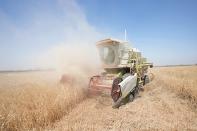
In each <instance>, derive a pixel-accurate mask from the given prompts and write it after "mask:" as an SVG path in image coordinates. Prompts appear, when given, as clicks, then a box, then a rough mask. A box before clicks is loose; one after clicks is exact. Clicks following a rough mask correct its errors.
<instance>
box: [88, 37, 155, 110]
mask: <svg viewBox="0 0 197 131" xmlns="http://www.w3.org/2000/svg"><path fill="white" fill-rule="evenodd" d="M96 45H97V47H98V50H99V55H100V59H101V62H102V67H103V69H104V72H102V73H101V74H100V75H96V76H93V77H91V78H90V82H89V88H88V90H89V93H91V94H98V93H100V92H108V93H110V92H111V97H112V99H113V101H114V105H113V107H114V108H118V107H119V106H120V105H121V104H122V102H123V101H125V100H126V101H132V100H133V99H134V97H135V96H136V94H137V93H138V91H139V88H140V87H142V86H143V85H145V84H146V83H148V81H149V77H148V74H147V73H148V68H149V67H151V68H152V67H153V64H152V63H148V62H147V59H146V58H144V57H142V55H141V52H140V51H139V50H137V49H135V48H130V47H129V43H128V42H125V41H120V40H116V39H104V40H101V41H99V42H97V44H96Z"/></svg>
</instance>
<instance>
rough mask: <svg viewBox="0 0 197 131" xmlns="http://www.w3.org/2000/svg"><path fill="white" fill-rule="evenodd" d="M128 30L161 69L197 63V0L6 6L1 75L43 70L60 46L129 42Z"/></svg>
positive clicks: (8, 0)
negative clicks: (41, 66) (49, 54)
mask: <svg viewBox="0 0 197 131" xmlns="http://www.w3.org/2000/svg"><path fill="white" fill-rule="evenodd" d="M125 28H126V29H127V33H128V34H127V35H128V36H127V38H128V40H129V41H130V42H131V45H132V46H134V47H137V48H139V49H140V50H141V51H142V52H143V54H144V56H146V57H147V58H149V60H151V61H153V62H154V63H155V64H156V65H165V64H194V63H197V51H196V50H197V1H196V0H78V1H73V0H0V70H7V69H28V68H35V67H39V64H38V63H37V59H39V57H40V56H42V55H43V54H45V56H46V53H45V52H48V50H50V49H52V48H53V47H55V46H58V45H62V44H63V45H69V44H70V45H72V44H74V45H77V44H78V45H79V48H81V45H83V44H84V43H86V45H88V44H94V42H95V41H96V40H99V39H100V38H104V37H117V38H119V39H123V38H124V29H125ZM80 41H82V42H80ZM82 53H83V52H82Z"/></svg>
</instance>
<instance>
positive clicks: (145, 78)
mask: <svg viewBox="0 0 197 131" xmlns="http://www.w3.org/2000/svg"><path fill="white" fill-rule="evenodd" d="M149 82H150V79H149V76H148V75H145V76H144V81H143V85H146V84H148V83H149Z"/></svg>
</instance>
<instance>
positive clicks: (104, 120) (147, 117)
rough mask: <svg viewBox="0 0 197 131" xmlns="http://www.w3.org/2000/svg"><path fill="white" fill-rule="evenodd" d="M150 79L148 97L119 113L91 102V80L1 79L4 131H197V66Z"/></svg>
mask: <svg viewBox="0 0 197 131" xmlns="http://www.w3.org/2000/svg"><path fill="white" fill-rule="evenodd" d="M150 73H152V74H153V75H152V78H151V82H150V83H148V84H147V85H146V86H145V87H144V91H141V92H140V93H139V95H138V96H137V98H136V99H135V100H134V101H133V102H130V103H127V104H126V105H123V106H121V107H120V108H119V109H113V108H112V99H111V98H110V96H107V95H105V94H102V95H99V96H93V97H88V96H87V94H86V89H87V83H82V82H83V81H84V80H85V79H87V78H86V76H85V75H84V76H83V79H79V81H77V83H75V84H74V85H73V84H72V85H69V84H68V85H66V86H62V85H61V84H60V83H59V80H60V77H59V75H58V74H56V73H54V72H51V71H49V72H48V71H47V72H45V71H42V72H40V71H37V72H20V73H17V72H14V73H12V72H7V73H6V72H4V73H0V101H1V105H0V130H11V131H13V130H54V131H59V130H85V131H87V130H98V131H100V130H118V131H119V130H197V66H186V67H156V68H153V69H151V70H150ZM87 80H88V79H87Z"/></svg>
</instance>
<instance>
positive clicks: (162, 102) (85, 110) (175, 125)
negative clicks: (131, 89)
mask: <svg viewBox="0 0 197 131" xmlns="http://www.w3.org/2000/svg"><path fill="white" fill-rule="evenodd" d="M158 82H159V81H157V79H155V80H153V81H152V82H151V83H149V84H148V85H147V86H146V87H145V90H144V92H141V93H140V94H139V96H138V98H136V99H135V100H134V101H133V102H131V103H128V104H126V105H124V106H122V107H120V108H119V109H112V100H111V98H110V97H107V96H98V97H94V98H88V99H86V100H84V101H83V102H82V103H80V104H79V105H78V106H77V107H76V108H74V109H73V110H72V111H71V112H70V113H69V115H67V116H65V117H64V118H63V119H62V120H61V121H60V122H58V123H57V124H56V125H55V127H56V128H55V130H80V129H84V130H144V129H145V130H147V129H148V130H197V114H196V112H195V111H194V110H193V109H192V108H190V107H189V106H188V101H187V100H183V99H181V98H180V97H177V94H175V93H173V92H172V91H171V90H168V89H167V88H165V87H163V86H162V85H159V83H158Z"/></svg>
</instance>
